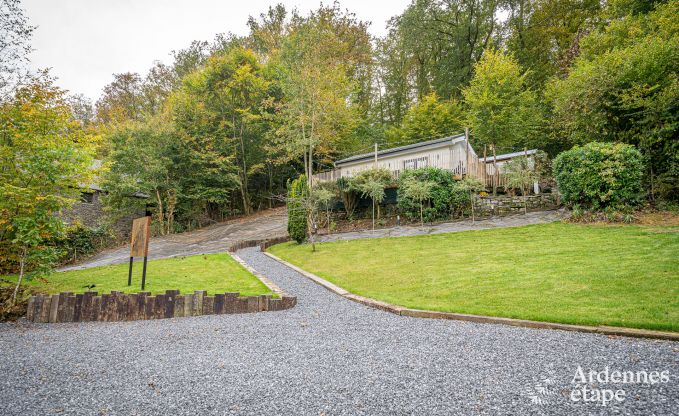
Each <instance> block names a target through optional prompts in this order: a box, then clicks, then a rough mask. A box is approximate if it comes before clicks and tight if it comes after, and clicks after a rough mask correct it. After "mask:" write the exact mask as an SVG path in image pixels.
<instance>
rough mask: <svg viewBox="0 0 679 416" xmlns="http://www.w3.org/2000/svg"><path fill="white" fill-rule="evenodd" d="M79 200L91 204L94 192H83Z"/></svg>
mask: <svg viewBox="0 0 679 416" xmlns="http://www.w3.org/2000/svg"><path fill="white" fill-rule="evenodd" d="M80 202H83V203H85V204H93V203H94V192H83V193H81V194H80Z"/></svg>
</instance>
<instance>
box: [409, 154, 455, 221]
mask: <svg viewBox="0 0 679 416" xmlns="http://www.w3.org/2000/svg"><path fill="white" fill-rule="evenodd" d="M413 179H415V180H418V181H430V182H433V183H434V185H433V186H432V189H431V191H430V195H431V196H430V198H429V201H428V203H427V204H426V208H425V209H424V210H423V217H424V221H425V222H432V221H436V220H446V219H449V218H450V213H451V201H453V200H457V199H459V197H460V196H459V195H456V194H455V192H454V191H453V188H454V186H453V185H454V183H455V179H454V178H453V174H452V173H451V172H449V171H447V170H444V169H439V168H430V167H428V168H419V169H409V170H406V171H404V172H403V173H402V174H401V176H400V177H399V178H398V186H399V189H398V209H399V211H400V212H401V213H402V214H403V216H404V217H406V218H408V219H411V220H412V219H419V218H420V202H419V201H417V200H415V199H414V198H412V197H409V196H408V195H407V194H406V193H405V192H403V186H404V184H406V183H408V181H410V180H413Z"/></svg>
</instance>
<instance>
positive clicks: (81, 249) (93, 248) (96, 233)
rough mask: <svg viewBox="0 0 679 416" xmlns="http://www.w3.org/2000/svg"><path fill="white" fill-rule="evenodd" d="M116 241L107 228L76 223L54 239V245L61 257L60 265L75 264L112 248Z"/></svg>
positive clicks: (59, 259)
mask: <svg viewBox="0 0 679 416" xmlns="http://www.w3.org/2000/svg"><path fill="white" fill-rule="evenodd" d="M114 241H115V238H114V236H113V234H112V233H111V232H110V230H109V229H108V228H106V227H94V228H92V227H87V226H85V225H83V224H82V223H80V222H74V223H73V224H71V225H69V226H67V227H66V230H65V232H64V233H63V235H61V237H59V238H57V239H54V240H53V241H52V242H51V244H50V245H53V246H54V248H55V249H56V250H57V253H58V255H59V258H58V261H59V263H62V264H64V263H74V262H77V261H78V260H81V259H83V258H84V257H88V256H91V255H92V254H95V253H97V252H98V251H100V250H102V249H104V248H106V247H108V246H110V245H111V244H112V243H113V242H114Z"/></svg>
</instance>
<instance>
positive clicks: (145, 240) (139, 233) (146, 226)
mask: <svg viewBox="0 0 679 416" xmlns="http://www.w3.org/2000/svg"><path fill="white" fill-rule="evenodd" d="M150 237H151V217H143V218H137V219H136V220H134V221H132V242H131V249H130V272H129V273H128V275H127V285H128V286H131V285H132V263H133V262H134V258H135V257H139V256H143V257H144V268H143V269H142V274H141V290H144V287H145V286H146V261H147V259H148V255H149V239H150Z"/></svg>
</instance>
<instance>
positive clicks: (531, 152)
mask: <svg viewBox="0 0 679 416" xmlns="http://www.w3.org/2000/svg"><path fill="white" fill-rule="evenodd" d="M537 152H538V149H530V150H527V151H525V152H524V151H521V152H514V153H504V154H501V155H497V156H495V157H493V156H486V157H485V158H483V157H480V158H479V161H481V162H486V161H488V162H492V161H493V160H506V159H511V158H514V157H518V156H523V155H534V154H536V153H537Z"/></svg>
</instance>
